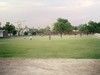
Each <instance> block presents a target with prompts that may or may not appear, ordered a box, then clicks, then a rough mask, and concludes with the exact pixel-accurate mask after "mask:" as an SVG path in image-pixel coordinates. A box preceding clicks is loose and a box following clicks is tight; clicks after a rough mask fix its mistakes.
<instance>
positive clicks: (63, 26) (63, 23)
mask: <svg viewBox="0 0 100 75" xmlns="http://www.w3.org/2000/svg"><path fill="white" fill-rule="evenodd" d="M53 29H54V31H55V32H58V33H60V35H61V37H62V34H63V33H65V32H68V33H69V32H70V31H71V30H72V26H71V23H70V22H69V21H68V20H67V19H62V18H58V20H57V22H56V23H54V28H53Z"/></svg>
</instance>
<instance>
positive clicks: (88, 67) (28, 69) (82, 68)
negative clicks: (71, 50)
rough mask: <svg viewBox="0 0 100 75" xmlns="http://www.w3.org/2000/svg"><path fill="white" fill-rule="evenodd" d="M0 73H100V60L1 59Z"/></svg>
mask: <svg viewBox="0 0 100 75" xmlns="http://www.w3.org/2000/svg"><path fill="white" fill-rule="evenodd" d="M0 75H100V60H99V59H0Z"/></svg>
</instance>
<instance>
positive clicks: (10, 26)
mask: <svg viewBox="0 0 100 75" xmlns="http://www.w3.org/2000/svg"><path fill="white" fill-rule="evenodd" d="M3 29H4V30H5V31H7V32H8V33H9V34H10V36H11V34H13V33H14V35H15V31H16V29H15V26H14V25H13V24H10V22H6V24H5V26H4V27H3Z"/></svg>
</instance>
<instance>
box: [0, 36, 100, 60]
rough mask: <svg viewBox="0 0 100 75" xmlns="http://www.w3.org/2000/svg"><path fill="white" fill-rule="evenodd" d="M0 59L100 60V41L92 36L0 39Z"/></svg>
mask: <svg viewBox="0 0 100 75" xmlns="http://www.w3.org/2000/svg"><path fill="white" fill-rule="evenodd" d="M0 58H78V59H81V58H85V59H88V58H90V59H100V39H98V38H94V37H93V36H83V37H79V36H76V37H75V36H64V37H63V38H62V39H61V38H60V37H58V36H57V37H56V36H55V37H54V36H53V37H52V40H48V37H46V36H45V37H39V36H34V37H33V39H32V40H29V39H28V38H27V39H24V38H23V37H19V38H10V39H0Z"/></svg>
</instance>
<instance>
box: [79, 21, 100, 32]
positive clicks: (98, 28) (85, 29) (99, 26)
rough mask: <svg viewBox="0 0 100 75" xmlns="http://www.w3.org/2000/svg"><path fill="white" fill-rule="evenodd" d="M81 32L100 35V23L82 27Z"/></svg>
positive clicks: (91, 23) (92, 22)
mask: <svg viewBox="0 0 100 75" xmlns="http://www.w3.org/2000/svg"><path fill="white" fill-rule="evenodd" d="M79 30H80V32H83V33H100V23H97V22H94V21H89V22H88V24H82V25H80V26H79Z"/></svg>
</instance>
